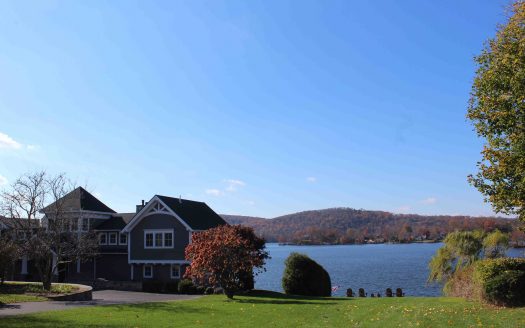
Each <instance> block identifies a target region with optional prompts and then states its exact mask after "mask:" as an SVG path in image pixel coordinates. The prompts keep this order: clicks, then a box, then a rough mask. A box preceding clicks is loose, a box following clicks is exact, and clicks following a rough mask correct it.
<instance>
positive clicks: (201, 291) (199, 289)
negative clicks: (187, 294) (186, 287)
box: [195, 286, 206, 295]
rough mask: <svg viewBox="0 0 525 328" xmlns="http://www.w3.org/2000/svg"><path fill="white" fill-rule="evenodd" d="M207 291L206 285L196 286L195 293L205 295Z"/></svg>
mask: <svg viewBox="0 0 525 328" xmlns="http://www.w3.org/2000/svg"><path fill="white" fill-rule="evenodd" d="M205 291H206V287H204V286H197V287H196V288H195V293H196V294H197V295H203V294H204V292H205Z"/></svg>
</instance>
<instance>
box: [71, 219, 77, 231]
mask: <svg viewBox="0 0 525 328" xmlns="http://www.w3.org/2000/svg"><path fill="white" fill-rule="evenodd" d="M71 231H78V219H72V220H71Z"/></svg>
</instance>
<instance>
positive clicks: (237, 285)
mask: <svg viewBox="0 0 525 328" xmlns="http://www.w3.org/2000/svg"><path fill="white" fill-rule="evenodd" d="M185 254H186V259H187V260H189V261H191V265H190V266H189V267H188V268H187V269H186V273H185V277H187V278H191V279H193V280H196V281H197V282H198V283H200V284H204V285H211V286H217V285H219V286H221V287H222V288H223V290H224V293H225V294H226V296H227V297H228V298H230V299H231V298H233V296H234V294H235V293H236V292H237V291H239V290H242V289H244V288H246V285H247V279H249V278H250V277H252V278H253V274H258V273H259V272H260V271H261V270H263V268H264V264H265V261H266V259H268V258H269V256H268V252H267V251H265V241H264V239H262V238H259V237H257V236H256V235H255V233H254V231H253V229H252V228H249V227H243V226H241V225H233V226H229V225H222V226H218V227H215V228H212V229H209V230H206V231H202V232H197V233H195V234H193V236H192V242H191V244H189V245H188V246H187V247H186V252H185ZM254 270H257V271H255V272H254ZM248 283H249V282H248Z"/></svg>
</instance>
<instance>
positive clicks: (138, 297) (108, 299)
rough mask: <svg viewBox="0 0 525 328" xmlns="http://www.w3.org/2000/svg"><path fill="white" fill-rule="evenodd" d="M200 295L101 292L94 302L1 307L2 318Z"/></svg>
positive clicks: (30, 303)
mask: <svg viewBox="0 0 525 328" xmlns="http://www.w3.org/2000/svg"><path fill="white" fill-rule="evenodd" d="M198 297H200V296H198V295H175V294H153V293H140V292H124V291H118V290H99V291H94V292H93V300H92V301H84V302H58V301H46V302H25V303H13V304H8V305H5V306H3V307H0V317H2V316H8V315H17V314H28V313H36V312H43V311H55V310H66V309H73V308H77V307H83V306H93V305H114V304H136V303H150V302H166V301H184V300H191V299H195V298H198Z"/></svg>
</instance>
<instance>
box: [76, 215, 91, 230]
mask: <svg viewBox="0 0 525 328" xmlns="http://www.w3.org/2000/svg"><path fill="white" fill-rule="evenodd" d="M84 220H87V229H85V230H84ZM78 228H79V230H80V231H82V232H87V231H89V218H82V219H80V222H79V227H78Z"/></svg>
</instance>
